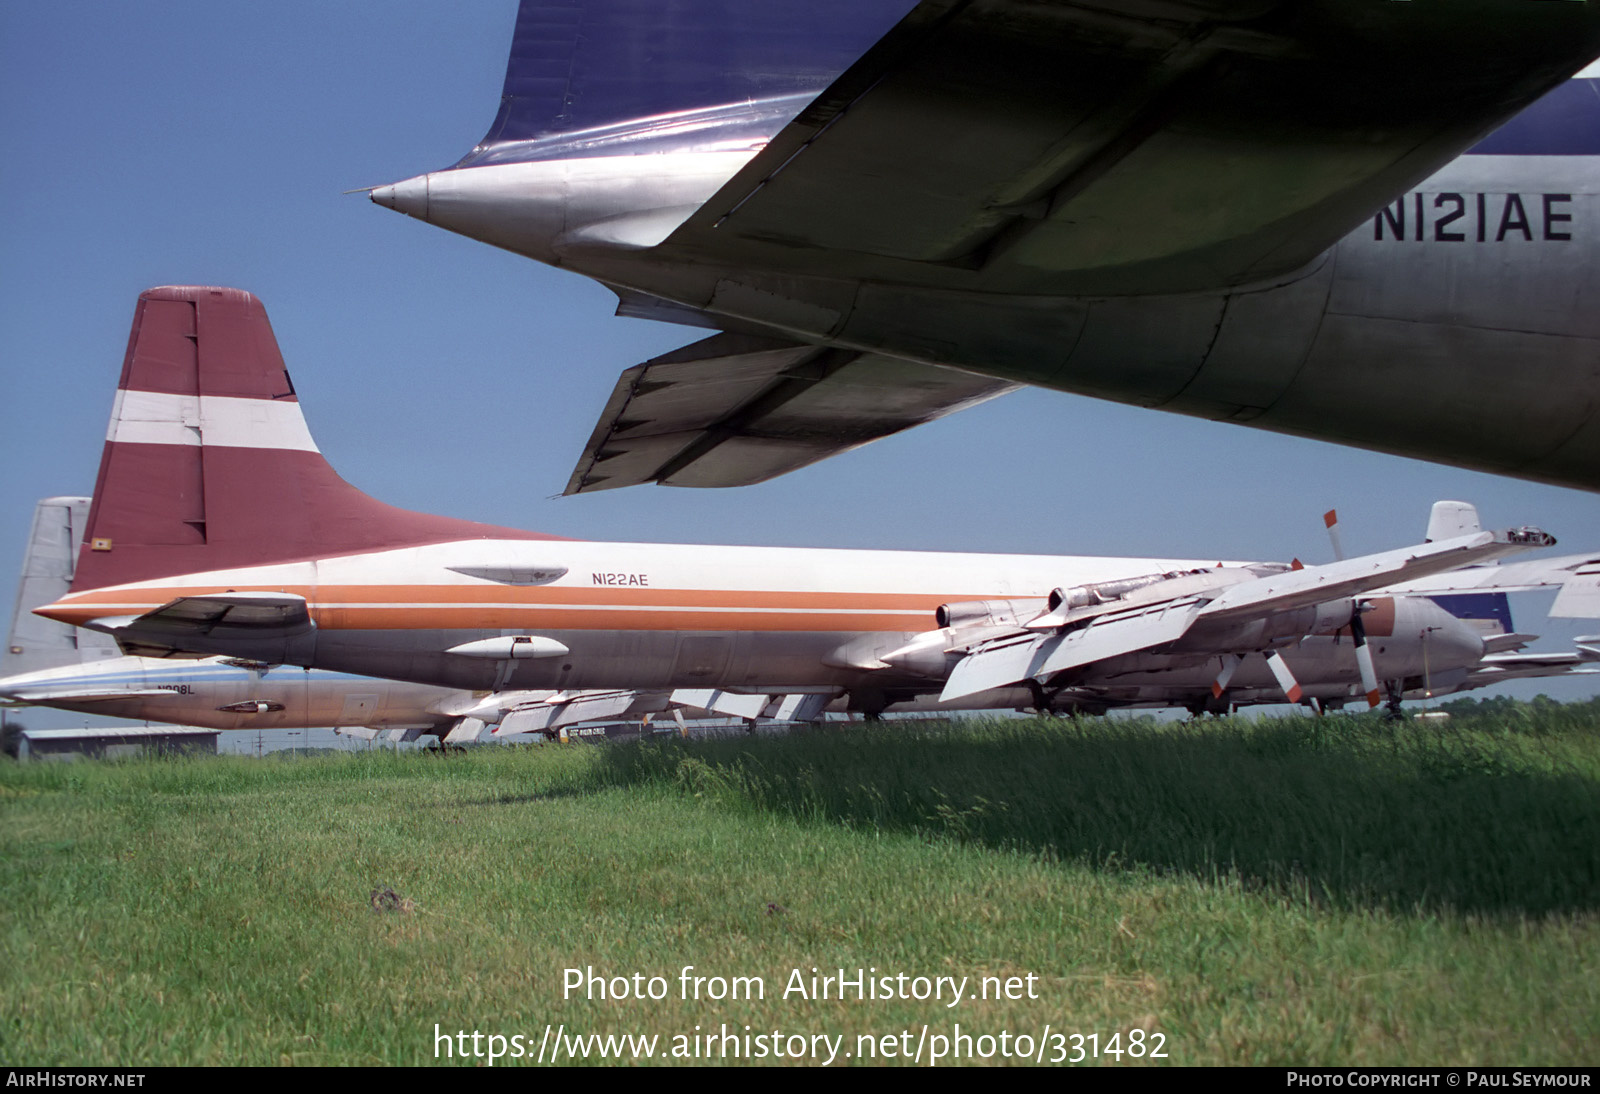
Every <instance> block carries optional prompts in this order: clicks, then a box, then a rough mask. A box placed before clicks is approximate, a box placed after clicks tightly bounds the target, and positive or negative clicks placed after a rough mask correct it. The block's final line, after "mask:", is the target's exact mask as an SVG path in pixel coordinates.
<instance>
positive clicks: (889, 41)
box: [665, 0, 1600, 295]
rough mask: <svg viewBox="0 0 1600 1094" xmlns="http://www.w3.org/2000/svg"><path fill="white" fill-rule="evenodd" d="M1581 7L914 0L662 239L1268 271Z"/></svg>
mask: <svg viewBox="0 0 1600 1094" xmlns="http://www.w3.org/2000/svg"><path fill="white" fill-rule="evenodd" d="M1593 7H1594V5H1592V4H1530V3H1527V2H1526V0H1517V2H1511V0H1459V2H1452V3H1438V2H1433V3H1392V2H1385V3H1373V2H1371V0H1359V2H1358V0H1297V2H1293V3H1284V2H1278V0H1078V2H1070V3H1066V2H1063V3H1041V2H1039V0H924V2H923V3H921V4H919V5H918V6H917V8H916V9H915V10H913V11H912V12H911V14H910V15H908V16H907V17H906V18H905V19H904V20H902V21H901V22H900V23H899V24H898V25H897V26H896V27H895V29H894V30H893V31H891V32H890V33H889V34H888V35H887V36H886V37H884V38H883V39H882V40H881V41H879V43H878V44H877V45H876V46H874V47H873V48H872V49H871V50H869V51H868V52H867V53H866V54H865V55H864V56H863V57H862V58H861V59H860V60H859V61H857V62H856V64H854V65H853V66H851V67H850V68H849V69H848V70H847V71H846V72H845V73H844V74H843V75H841V76H840V77H839V78H838V79H837V80H835V81H834V83H833V84H832V85H831V86H830V87H829V88H828V90H826V91H825V92H823V93H822V94H821V95H820V96H819V97H817V99H816V100H815V101H813V102H812V103H811V104H810V105H809V106H808V107H807V108H806V109H805V110H803V111H802V112H801V113H800V114H799V115H798V116H797V117H796V118H795V119H794V120H793V121H792V122H791V123H789V125H787V126H786V127H785V128H784V129H783V130H782V131H780V132H779V133H778V134H777V135H776V137H775V138H774V139H773V140H772V141H771V143H770V144H769V145H768V146H767V147H766V148H765V149H764V150H763V151H762V152H761V153H760V154H759V155H757V156H756V158H755V159H754V160H752V161H751V162H750V163H749V164H748V165H747V166H746V167H745V168H744V169H743V170H742V171H741V172H740V173H739V174H738V175H736V176H735V177H734V178H733V179H732V180H730V181H729V183H728V184H726V185H725V186H724V187H723V188H722V189H721V190H720V191H719V192H718V193H717V194H715V195H714V196H713V197H712V198H711V199H710V200H709V201H708V202H707V203H706V204H705V205H704V206H703V207H702V208H701V209H700V210H699V211H698V212H697V213H696V214H695V215H694V216H693V217H691V218H690V220H689V221H688V222H686V223H685V224H684V225H683V226H681V227H680V228H679V229H678V230H677V231H675V232H674V233H673V234H672V235H671V236H670V237H669V238H668V240H667V242H666V244H665V246H666V248H668V249H679V250H682V251H683V252H684V253H685V254H687V255H691V256H692V255H702V256H703V255H717V256H721V257H722V258H724V259H727V260H731V261H733V262H735V263H736V264H754V265H761V264H762V261H761V256H762V255H763V254H765V255H766V256H768V258H771V257H772V256H774V255H777V254H778V253H779V251H780V250H781V251H782V252H783V253H784V254H785V255H787V257H786V258H784V259H783V260H782V261H783V264H793V263H797V262H803V260H804V255H805V253H806V252H808V251H809V252H826V253H827V255H828V257H827V260H826V261H827V264H828V265H827V270H824V269H823V268H822V267H820V266H819V268H818V272H827V271H828V270H831V271H832V272H834V273H839V272H842V270H841V267H843V268H847V269H848V270H849V272H850V273H851V274H852V275H858V276H872V275H873V273H874V272H877V273H879V274H882V273H883V272H884V271H885V270H888V269H891V268H892V269H894V270H896V273H897V276H898V277H900V278H903V279H906V278H908V279H910V280H917V279H918V275H915V274H912V273H910V272H909V271H910V270H912V269H915V268H916V267H914V266H910V265H908V264H921V268H922V269H923V271H924V274H923V275H922V277H921V280H923V281H925V282H928V283H940V282H941V281H942V282H945V283H950V284H956V283H960V284H962V285H964V286H966V287H977V286H978V285H981V286H982V287H983V288H985V289H988V290H992V291H1000V292H1012V293H1016V292H1047V293H1062V294H1070V295H1095V294H1102V293H1103V294H1125V293H1156V292H1165V293H1170V292H1185V291H1190V290H1199V289H1214V288H1218V287H1221V286H1229V285H1239V284H1244V283H1248V282H1252V281H1257V280H1260V279H1263V278H1268V277H1273V276H1277V275H1279V274H1282V273H1285V272H1287V271H1291V270H1295V269H1298V268H1300V267H1302V266H1303V265H1305V264H1306V263H1307V262H1309V261H1310V260H1311V259H1313V258H1314V257H1315V256H1316V255H1318V254H1320V253H1321V252H1323V251H1324V250H1326V249H1327V248H1328V247H1330V246H1332V245H1333V244H1334V243H1335V242H1336V241H1337V240H1339V239H1340V238H1341V237H1343V236H1344V235H1346V234H1347V233H1348V232H1350V231H1351V230H1352V229H1354V228H1355V227H1357V226H1358V225H1359V224H1360V222H1361V221H1362V220H1363V219H1364V218H1366V217H1368V216H1371V215H1372V213H1373V211H1374V210H1375V209H1377V208H1379V207H1381V206H1382V205H1383V204H1385V203H1386V202H1388V201H1390V200H1392V198H1393V196H1394V195H1395V194H1397V193H1400V192H1403V191H1404V190H1405V189H1406V188H1407V187H1408V186H1410V185H1412V184H1413V183H1415V182H1417V181H1418V180H1421V179H1423V178H1425V177H1427V176H1428V175H1430V174H1431V173H1433V172H1434V171H1435V170H1436V169H1437V168H1439V167H1440V166H1442V165H1443V164H1445V163H1447V162H1448V161H1450V160H1451V159H1453V158H1454V157H1455V156H1457V155H1459V154H1460V153H1461V152H1463V151H1465V150H1466V149H1467V148H1469V147H1470V146H1471V145H1473V144H1474V143H1475V142H1476V141H1477V140H1479V139H1480V138H1481V137H1483V136H1484V135H1485V134H1486V133H1488V132H1489V131H1491V130H1492V129H1494V128H1495V127H1496V126H1497V125H1498V124H1499V123H1501V122H1503V121H1505V120H1506V119H1508V118H1509V117H1511V116H1512V115H1514V114H1515V113H1517V112H1518V111H1519V110H1521V109H1522V108H1523V107H1525V106H1527V105H1528V104H1529V103H1531V102H1533V101H1534V100H1535V99H1536V98H1538V96H1539V95H1540V94H1542V93H1543V92H1544V91H1547V90H1548V89H1549V88H1551V87H1553V86H1555V85H1556V84H1558V83H1559V82H1560V81H1562V80H1563V79H1565V78H1566V77H1568V76H1570V75H1571V74H1572V73H1573V72H1574V71H1576V70H1577V69H1578V68H1580V67H1582V65H1583V64H1584V63H1585V62H1586V61H1587V60H1589V59H1590V58H1591V57H1592V55H1593V54H1594V52H1595V51H1596V50H1597V49H1600V17H1597V14H1596V13H1595V12H1593V11H1591V10H1588V9H1591V8H1593ZM819 261H820V260H819ZM885 263H888V264H890V265H885ZM941 269H942V270H944V272H945V274H947V275H951V276H944V277H941V276H940V274H939V273H938V271H940V270H941Z"/></svg>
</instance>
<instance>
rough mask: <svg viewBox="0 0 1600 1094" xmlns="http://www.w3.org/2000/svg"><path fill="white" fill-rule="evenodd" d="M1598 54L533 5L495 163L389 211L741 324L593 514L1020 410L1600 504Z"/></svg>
mask: <svg viewBox="0 0 1600 1094" xmlns="http://www.w3.org/2000/svg"><path fill="white" fill-rule="evenodd" d="M1597 54H1600V4H1595V3H1529V2H1528V0H1449V2H1444V0H1430V2H1414V3H1412V2H1407V3H1396V2H1391V0H1322V2H1319V3H1271V2H1262V0H1093V2H1070V0H1062V2H1057V3H1040V2H1038V0H983V2H978V3H967V2H961V0H921V2H920V3H918V2H914V0H803V2H802V0H762V2H759V3H751V2H748V0H680V2H675V3H672V4H644V5H641V4H638V3H635V2H633V0H566V2H564V3H562V4H561V5H559V6H558V7H557V6H552V5H551V4H549V3H547V2H545V0H523V3H522V5H521V10H520V11H519V12H518V16H517V23H516V28H515V32H514V34H513V38H512V46H511V53H510V59H509V61H508V62H507V65H506V70H505V83H504V89H503V92H502V94H501V97H500V101H499V109H498V113H497V115H496V117H495V119H494V121H493V123H492V124H491V125H490V127H489V131H488V132H487V133H486V134H485V135H484V137H483V139H482V140H481V141H480V142H479V143H478V145H477V146H476V147H475V148H473V149H472V150H471V151H470V152H468V153H467V155H466V156H464V157H463V158H462V159H461V160H460V161H459V162H457V163H455V164H453V165H451V166H450V167H447V168H444V169H441V170H436V171H431V172H429V173H427V174H423V175H418V176H417V177H415V178H411V179H407V180H405V181H402V182H398V183H395V184H393V185H390V186H381V187H377V188H374V189H373V191H372V194H371V197H372V200H373V201H374V202H376V203H378V204H379V205H382V206H385V207H387V208H390V209H394V210H396V211H398V212H401V213H403V214H406V215H408V216H411V217H415V218H417V219H420V220H423V221H425V222H427V223H430V224H434V225H436V226H439V227H441V228H444V229H446V230H449V231H452V232H457V233H460V234H462V235H465V236H469V237H471V238H473V239H478V240H481V241H483V242H486V243H489V244H492V245H494V246H496V247H502V248H504V249H506V250H509V251H513V252H516V253H518V254H523V255H527V256H529V257H531V258H533V259H535V260H537V261H540V262H545V263H549V264H551V265H554V266H559V267H561V268H564V269H569V270H573V271H575V272H577V273H580V274H583V275H585V276H587V277H591V278H594V279H595V280H597V281H599V282H600V283H602V284H604V285H606V286H607V287H608V288H610V289H612V290H613V291H614V292H615V293H616V294H617V297H618V300H619V304H618V313H619V314H622V315H630V316H640V317H647V318H652V319H661V320H665V321H669V322H678V323H683V324H686V325H690V326H695V327H702V328H711V329H713V330H718V331H721V332H722V333H720V334H717V335H715V336H714V337H711V338H708V339H705V340H704V341H701V342H697V343H695V344H694V345H691V346H687V347H685V348H683V349H681V350H678V351H676V352H674V353H670V354H667V355H665V356H662V357H659V358H656V359H655V360H652V361H650V362H647V363H646V364H644V365H641V366H639V367H637V368H634V369H630V370H628V372H626V373H624V374H623V377H622V379H621V381H620V382H619V383H618V385H617V387H616V389H615V391H614V392H613V394H612V396H611V400H610V403H609V404H608V405H607V407H606V408H605V410H604V412H603V413H602V415H601V418H600V421H599V424H598V425H597V426H596V428H595V430H594V434H593V437H592V438H591V440H590V442H589V444H588V446H587V448H586V450H585V451H584V453H583V455H582V457H581V458H580V460H579V461H578V465H577V467H576V469H575V470H574V471H573V473H572V476H571V480H570V481H569V483H568V485H567V493H577V492H580V491H590V490H605V489H611V488H614V487H618V486H626V485H629V484H632V483H643V482H659V483H665V484H669V485H675V486H731V485H741V484H745V483H751V482H760V481H763V480H765V479H768V478H771V477H773V476H775V475H779V474H782V473H784V472H786V471H790V470H793V469H795V468H798V467H803V466H805V465H807V464H809V463H812V462H814V461H816V460H819V459H822V458H824V457H827V456H830V455H832V454H834V453H837V452H843V451H846V450H849V449H851V448H854V447H857V446H859V445H862V444H865V443H867V442H869V441H872V440H875V439H877V438H879V437H883V436H886V435H888V434H891V433H894V432H897V431H898V430H901V429H905V428H908V427H910V426H913V425H916V424H918V423H920V422H925V421H928V420H930V419H933V418H937V417H939V416H941V415H944V414H948V413H951V412H952V411H955V410H958V409H960V408H962V407H965V406H969V405H971V404H972V403H974V402H978V401H981V400H983V399H986V398H991V397H993V396H995V395H997V394H999V393H1001V392H1004V391H1008V390H1011V389H1013V388H1015V387H1017V386H1020V385H1021V384H1037V385H1042V386H1045V387H1051V388H1057V389H1060V390H1063V391H1071V392H1076V393H1078V394H1083V395H1092V396H1095V397H1098V398H1105V399H1113V400H1117V401H1119V402H1124V403H1129V404H1132V405H1136V406H1143V407H1155V408H1161V409H1165V410H1170V411H1175V412H1178V413H1182V414H1190V415H1194V416H1198V417H1203V418H1209V419H1212V420H1216V421H1228V422H1237V423H1243V424H1248V425H1251V426H1254V427H1256V428H1261V429H1269V430H1274V431H1277V432H1284V433H1293V434H1298V435H1301V436H1308V437H1315V438H1320V439H1323V440H1329V441H1335V442H1339V443H1344V444H1353V445H1359V446H1361V447H1365V448H1373V449H1377V450H1379V451H1385V452H1394V453H1399V454H1402V455H1407V456H1415V457H1420V458H1423V459H1431V460H1438V461H1441V462H1445V463H1451V464H1455V465H1458V466H1463V467H1471V468H1476V469H1479V470H1484V471H1495V472H1500V473H1504V474H1511V475H1518V476H1521V477H1525V478H1530V479H1537V480H1540V481H1544V482H1552V483H1558V484H1562V485H1569V486H1578V487H1582V488H1586V489H1590V490H1593V489H1600V380H1597V376H1600V370H1597V369H1596V362H1597V361H1600V79H1597V77H1600V69H1596V68H1590V69H1587V70H1584V66H1585V65H1586V64H1588V63H1589V62H1591V61H1593V60H1594V58H1595V57H1596V55H1597ZM1580 70H1583V71H1580ZM1575 73H1576V74H1578V75H1577V76H1576V77H1575V78H1570V79H1569V77H1574V74H1575ZM363 109H365V107H363Z"/></svg>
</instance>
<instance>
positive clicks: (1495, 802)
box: [0, 714, 1600, 1065]
mask: <svg viewBox="0 0 1600 1094" xmlns="http://www.w3.org/2000/svg"><path fill="white" fill-rule="evenodd" d="M1552 719H1553V720H1552ZM1561 719H1568V720H1567V721H1562V720H1561ZM1597 837H1600V733H1597V731H1596V728H1595V723H1594V720H1593V719H1592V718H1588V717H1578V718H1576V719H1572V718H1570V716H1569V715H1567V714H1561V715H1559V716H1557V715H1551V716H1550V717H1549V718H1545V719H1544V720H1542V721H1540V720H1535V721H1530V722H1529V723H1528V724H1525V725H1520V726H1515V727H1511V728H1508V727H1507V725H1506V724H1504V723H1503V722H1502V723H1495V724H1485V725H1482V726H1474V725H1472V724H1470V719H1463V718H1458V719H1456V720H1453V721H1452V722H1450V723H1447V724H1444V725H1415V724H1404V725H1400V726H1390V725H1388V724H1385V723H1382V722H1378V721H1375V720H1373V721H1369V720H1368V719H1365V718H1328V719H1303V720H1301V719H1290V720H1284V721H1277V722H1272V721H1264V722H1255V723H1251V722H1243V721H1230V720H1218V721H1212V722H1204V723H1195V724H1188V723H1173V724H1156V723H1153V722H1127V721H1114V720H1083V721H1069V720H1039V721H1009V722H993V723H966V722H963V723H954V724H948V725H942V724H919V725H906V724H904V723H891V724H885V725H882V726H874V727H863V726H860V725H856V726H852V727H850V728H848V729H821V730H816V731H812V732H807V733H799V734H794V735H791V736H787V737H766V736H761V737H754V738H728V739H719V740H701V741H664V742H663V741H644V742H640V743H637V744H628V745H621V746H571V747H552V748H540V749H525V750H521V749H485V750H479V751H476V752H473V753H470V754H467V755H455V756H443V757H441V756H429V755H419V754H400V755H395V754H391V753H371V754H363V755H347V756H328V757H315V758H301V759H299V760H290V759H273V758H268V759H265V760H257V759H252V758H244V757H217V758H208V759H203V760H172V761H128V762H111V763H78V764H68V765H51V764H35V765H27V766H18V765H15V764H9V763H3V764H0V898H3V900H0V1062H4V1063H11V1064H29V1065H34V1064H121V1065H139V1064H155V1063H196V1062H199V1063H232V1062H246V1063H279V1062H286V1063H370V1062H385V1063H401V1064H409V1063H426V1062H433V1061H434V1055H433V1051H434V1049H433V1040H432V1035H433V1031H434V1025H435V1023H438V1024H439V1025H440V1026H441V1027H442V1028H443V1029H444V1030H446V1031H449V1032H453V1031H455V1030H457V1029H466V1030H469V1031H470V1030H472V1029H479V1030H483V1031H485V1032H489V1031H495V1032H500V1033H505V1034H510V1033H522V1034H524V1035H531V1036H532V1037H533V1038H534V1039H535V1040H537V1039H538V1035H539V1033H540V1032H541V1031H542V1029H543V1027H544V1024H545V1023H546V1022H549V1023H551V1024H553V1025H554V1024H558V1023H559V1024H564V1025H565V1026H566V1028H567V1030H568V1031H569V1032H572V1031H577V1032H607V1031H609V1032H657V1033H662V1034H669V1035H670V1034H671V1033H673V1032H682V1031H688V1030H691V1029H692V1028H693V1027H694V1026H695V1025H702V1026H704V1027H707V1028H713V1029H714V1028H716V1027H717V1026H718V1025H719V1024H720V1023H722V1022H727V1023H729V1024H730V1025H735V1026H742V1025H744V1024H746V1023H749V1024H751V1025H753V1026H755V1027H756V1028H757V1029H760V1028H767V1029H771V1028H781V1029H784V1030H788V1031H799V1032H821V1031H827V1032H832V1033H837V1034H844V1035H846V1036H848V1037H851V1038H853V1037H854V1036H855V1035H856V1034H858V1033H872V1034H880V1035H881V1034H885V1033H891V1032H896V1031H898V1030H901V1029H906V1028H910V1029H917V1028H920V1027H921V1025H922V1024H924V1023H927V1024H929V1025H930V1026H931V1027H933V1028H935V1029H936V1030H937V1029H939V1028H945V1029H948V1027H949V1025H950V1024H951V1023H952V1022H956V1021H959V1022H961V1023H963V1025H964V1027H965V1028H966V1029H968V1030H969V1031H980V1032H991V1033H996V1032H998V1031H999V1030H1000V1029H1002V1028H1008V1029H1011V1030H1014V1031H1015V1030H1034V1031H1037V1030H1038V1029H1040V1028H1041V1027H1042V1026H1043V1025H1044V1024H1045V1023H1046V1022H1048V1023H1051V1024H1052V1027H1053V1028H1054V1029H1056V1030H1058V1031H1059V1030H1066V1031H1073V1032H1081V1033H1084V1034H1088V1033H1098V1034H1100V1035H1101V1036H1102V1037H1104V1036H1105V1035H1107V1034H1110V1033H1112V1032H1122V1033H1124V1034H1125V1033H1126V1032H1127V1031H1130V1030H1133V1029H1140V1030H1146V1031H1150V1032H1152V1033H1156V1032H1159V1033H1160V1034H1161V1035H1162V1036H1164V1037H1165V1038H1166V1041H1167V1046H1168V1051H1169V1054H1170V1055H1169V1057H1168V1059H1169V1061H1170V1062H1174V1063H1252V1062H1272V1063H1325V1064H1337V1063H1352V1064H1358V1063H1396V1064H1429V1063H1472V1062H1477V1063H1507V1064H1509V1063H1534V1062H1550V1063H1559V1062H1568V1063H1573V1062H1588V1063H1593V1062H1594V1059H1595V1053H1596V1049H1595V1046H1596V1045H1600V944H1597V943H1600V929H1597V923H1596V915H1595V912H1596V908H1597V907H1600V880H1597V879H1600V838H1597ZM383 890H392V891H393V892H394V893H395V894H396V899H395V900H394V901H392V902H390V901H384V900H379V901H378V902H377V904H378V907H376V908H375V907H374V901H373V894H374V892H375V891H377V892H381V891H383ZM590 965H592V966H594V967H595V968H596V969H597V970H598V971H603V972H606V973H608V974H618V973H620V974H627V973H632V972H635V971H638V972H644V973H647V974H651V973H657V974H661V975H663V976H666V977H668V978H669V979H671V980H672V982H673V983H674V986H676V980H675V977H676V976H677V973H678V971H679V970H680V969H681V968H682V967H683V966H684V965H694V966H696V968H697V969H698V970H700V971H701V972H702V973H705V974H708V975H709V974H721V975H730V976H731V975H735V974H737V975H758V976H762V977H764V978H765V979H766V982H767V984H768V987H769V989H771V991H769V994H768V995H767V997H766V998H764V999H760V1000H751V1001H739V1002H737V1003H733V1002H707V1001H703V1000H702V1001H699V1002H696V1001H693V1000H688V1001H685V1000H682V999H678V998H676V997H675V996H674V997H673V998H669V999H668V1000H666V1001H664V1002H651V1001H644V1002H638V1001H634V1000H629V1001H624V1002H616V1001H612V1000H606V1001H599V1000H588V999H581V998H576V999H564V998H563V996H562V990H561V987H562V973H563V970H564V969H566V968H569V967H585V966H590ZM841 966H843V967H845V968H847V969H854V968H856V967H858V966H859V967H869V966H875V967H877V968H878V969H879V970H880V971H889V972H896V971H906V972H909V973H921V974H937V975H945V974H954V975H972V976H978V975H983V974H992V975H1002V976H1010V975H1022V974H1026V973H1029V972H1031V973H1034V974H1037V975H1038V976H1039V977H1040V978H1041V979H1040V981H1039V983H1040V985H1041V986H1042V997H1041V998H1039V999H1036V1000H1026V999H1024V1000H1015V1001H1011V1000H990V1001H984V1002H981V1003H978V1004H976V1005H971V1004H969V1005H965V1006H963V1007H962V1008H960V1009H957V1010H953V1011H952V1010H948V1009H945V1008H942V1007H939V1006H938V1005H936V1004H928V1003H916V1002H893V1003H886V1002H868V1003H839V1002H837V1001H835V1000H829V1001H824V1002H817V1001H808V1000H796V999H787V1000H785V999H782V998H776V997H774V996H775V994H776V991H777V989H779V988H781V985H782V984H783V983H784V981H785V979H786V977H787V975H788V973H789V971H790V970H792V969H795V968H800V969H802V970H809V969H811V968H812V967H817V968H819V969H823V970H829V969H837V968H839V967H841ZM1105 1062H1127V1061H1125V1060H1123V1061H1105Z"/></svg>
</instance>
